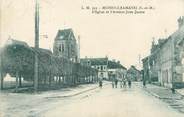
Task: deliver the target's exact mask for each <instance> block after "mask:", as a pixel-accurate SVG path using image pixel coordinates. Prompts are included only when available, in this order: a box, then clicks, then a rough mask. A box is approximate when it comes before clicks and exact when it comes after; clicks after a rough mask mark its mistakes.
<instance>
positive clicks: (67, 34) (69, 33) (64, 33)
mask: <svg viewBox="0 0 184 117" xmlns="http://www.w3.org/2000/svg"><path fill="white" fill-rule="evenodd" d="M68 39H75V37H74V34H73V30H72V29H71V28H69V29H63V30H58V33H57V35H56V38H55V40H68Z"/></svg>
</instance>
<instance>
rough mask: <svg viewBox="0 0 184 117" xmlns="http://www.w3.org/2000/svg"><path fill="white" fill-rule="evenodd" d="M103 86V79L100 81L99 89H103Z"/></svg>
mask: <svg viewBox="0 0 184 117" xmlns="http://www.w3.org/2000/svg"><path fill="white" fill-rule="evenodd" d="M102 85H103V82H102V79H100V81H99V87H100V88H102Z"/></svg>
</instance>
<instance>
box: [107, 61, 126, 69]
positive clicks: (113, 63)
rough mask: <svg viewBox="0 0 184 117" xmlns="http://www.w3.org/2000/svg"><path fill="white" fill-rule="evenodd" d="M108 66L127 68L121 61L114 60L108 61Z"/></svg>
mask: <svg viewBox="0 0 184 117" xmlns="http://www.w3.org/2000/svg"><path fill="white" fill-rule="evenodd" d="M108 68H109V69H116V68H122V69H126V68H125V67H124V66H123V65H121V64H120V63H117V62H114V61H108Z"/></svg>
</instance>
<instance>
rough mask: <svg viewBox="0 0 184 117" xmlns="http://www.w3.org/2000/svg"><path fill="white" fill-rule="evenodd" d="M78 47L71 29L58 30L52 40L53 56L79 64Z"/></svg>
mask: <svg viewBox="0 0 184 117" xmlns="http://www.w3.org/2000/svg"><path fill="white" fill-rule="evenodd" d="M79 53H80V52H79V47H78V44H77V40H76V38H75V36H74V32H73V30H72V29H70V28H69V29H63V30H58V32H57V35H56V37H55V40H54V46H53V54H54V55H55V56H59V57H62V58H65V59H68V60H70V61H72V62H74V63H79V62H80V57H79Z"/></svg>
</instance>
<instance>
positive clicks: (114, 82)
mask: <svg viewBox="0 0 184 117" xmlns="http://www.w3.org/2000/svg"><path fill="white" fill-rule="evenodd" d="M118 82H119V84H120V88H126V87H127V83H128V87H129V88H131V85H132V82H131V80H130V79H126V78H124V79H117V78H115V79H114V80H112V88H117V87H118Z"/></svg>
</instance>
